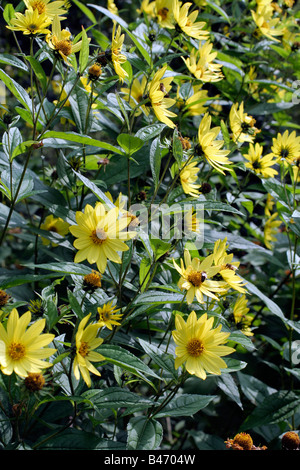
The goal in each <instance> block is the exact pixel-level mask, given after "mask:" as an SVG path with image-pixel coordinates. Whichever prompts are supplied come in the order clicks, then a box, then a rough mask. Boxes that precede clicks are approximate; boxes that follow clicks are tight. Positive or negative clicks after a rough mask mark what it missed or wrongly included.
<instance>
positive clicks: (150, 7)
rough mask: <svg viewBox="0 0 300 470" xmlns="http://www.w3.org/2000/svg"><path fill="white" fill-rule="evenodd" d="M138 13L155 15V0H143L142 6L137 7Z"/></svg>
mask: <svg viewBox="0 0 300 470" xmlns="http://www.w3.org/2000/svg"><path fill="white" fill-rule="evenodd" d="M136 11H137V13H139V14H140V15H141V14H142V13H143V12H144V13H146V15H149V16H151V17H152V18H154V17H155V0H154V1H152V2H150V0H142V3H141V6H140V8H137V10H136Z"/></svg>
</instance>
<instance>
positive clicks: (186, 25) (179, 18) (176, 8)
mask: <svg viewBox="0 0 300 470" xmlns="http://www.w3.org/2000/svg"><path fill="white" fill-rule="evenodd" d="M192 5H193V4H192V3H184V4H183V5H182V3H181V2H180V1H179V0H175V1H174V2H173V17H174V21H175V22H176V28H177V29H178V28H180V30H181V31H182V32H183V33H185V34H186V35H187V36H190V37H192V38H194V39H198V40H199V41H205V40H206V39H207V36H208V35H209V32H208V31H205V30H204V31H203V28H204V27H205V26H206V23H205V22H204V21H197V22H196V19H197V17H198V11H196V10H195V11H193V12H192V13H190V14H189V15H188V11H189V9H190V7H191V6H192Z"/></svg>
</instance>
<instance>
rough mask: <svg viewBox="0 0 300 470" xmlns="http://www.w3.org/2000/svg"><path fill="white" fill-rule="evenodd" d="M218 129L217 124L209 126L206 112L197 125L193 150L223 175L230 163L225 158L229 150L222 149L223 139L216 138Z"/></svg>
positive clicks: (209, 119) (209, 118) (208, 117)
mask: <svg viewBox="0 0 300 470" xmlns="http://www.w3.org/2000/svg"><path fill="white" fill-rule="evenodd" d="M220 130H221V128H220V127H219V126H216V127H213V128H211V116H210V115H209V114H208V113H206V114H205V115H204V117H203V118H202V120H201V122H200V125H199V129H198V144H197V145H196V148H195V151H196V154H197V155H198V156H202V157H203V158H205V160H206V161H207V163H209V165H211V166H212V167H213V168H215V169H216V170H217V171H218V172H219V173H222V174H223V175H225V173H224V170H228V165H232V162H231V161H230V160H229V159H228V158H227V155H229V153H230V150H224V149H222V147H223V145H224V140H217V136H218V135H219V132H220Z"/></svg>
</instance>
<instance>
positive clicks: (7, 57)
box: [0, 5, 28, 72]
mask: <svg viewBox="0 0 300 470" xmlns="http://www.w3.org/2000/svg"><path fill="white" fill-rule="evenodd" d="M6 6H8V5H6ZM0 64H7V65H11V66H12V67H16V68H18V69H21V70H24V71H25V72H28V67H27V65H26V64H25V63H24V62H23V61H22V60H20V59H18V57H15V56H14V55H11V54H7V53H4V54H0Z"/></svg>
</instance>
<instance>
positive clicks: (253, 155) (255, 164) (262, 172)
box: [244, 142, 278, 178]
mask: <svg viewBox="0 0 300 470" xmlns="http://www.w3.org/2000/svg"><path fill="white" fill-rule="evenodd" d="M262 151H263V147H262V145H260V144H259V143H257V142H256V144H255V146H254V145H253V144H252V143H250V145H249V150H248V153H247V154H246V155H244V158H246V160H248V162H247V163H245V167H246V168H249V169H250V170H252V171H254V172H255V173H256V174H257V175H258V176H261V177H263V178H274V176H275V175H277V174H278V171H277V170H275V169H274V168H273V165H275V163H276V160H274V159H273V155H272V154H268V155H265V156H264V157H263V156H262Z"/></svg>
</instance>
